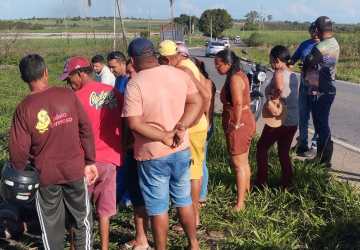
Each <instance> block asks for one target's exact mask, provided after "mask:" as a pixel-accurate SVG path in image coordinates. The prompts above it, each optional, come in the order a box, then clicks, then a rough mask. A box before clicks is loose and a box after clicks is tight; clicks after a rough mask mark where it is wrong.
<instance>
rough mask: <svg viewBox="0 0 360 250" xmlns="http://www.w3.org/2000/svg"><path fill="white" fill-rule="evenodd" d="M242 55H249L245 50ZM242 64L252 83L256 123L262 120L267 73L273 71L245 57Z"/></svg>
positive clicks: (252, 109)
mask: <svg viewBox="0 0 360 250" xmlns="http://www.w3.org/2000/svg"><path fill="white" fill-rule="evenodd" d="M242 53H243V54H245V55H247V52H246V51H245V50H242ZM240 61H241V64H242V66H243V69H244V70H245V73H246V75H247V77H248V79H249V83H250V97H251V103H250V108H251V111H252V112H253V114H254V116H255V119H256V121H257V120H258V119H259V118H260V115H261V111H262V107H263V104H264V102H265V96H264V94H263V89H264V88H263V86H264V84H266V82H267V81H268V80H269V78H268V75H267V73H268V72H269V71H271V70H270V69H269V68H267V67H266V66H264V65H262V64H259V63H256V62H254V61H252V60H249V59H247V58H245V57H240Z"/></svg>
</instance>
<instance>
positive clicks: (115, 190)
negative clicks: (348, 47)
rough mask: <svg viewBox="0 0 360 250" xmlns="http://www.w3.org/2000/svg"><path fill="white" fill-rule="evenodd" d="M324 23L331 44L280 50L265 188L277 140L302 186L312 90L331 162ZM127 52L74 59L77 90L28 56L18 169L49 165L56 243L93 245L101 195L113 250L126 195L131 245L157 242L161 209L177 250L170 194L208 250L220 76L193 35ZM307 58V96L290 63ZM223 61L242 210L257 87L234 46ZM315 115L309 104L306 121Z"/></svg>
mask: <svg viewBox="0 0 360 250" xmlns="http://www.w3.org/2000/svg"><path fill="white" fill-rule="evenodd" d="M312 27H315V28H312V29H314V30H316V31H314V32H315V33H316V35H317V36H318V38H319V40H320V41H318V43H317V44H315V43H314V44H313V45H314V48H313V49H309V48H308V47H307V48H306V51H307V53H308V55H306V56H305V52H304V51H305V49H301V51H302V52H297V53H295V55H294V57H293V59H292V60H291V57H290V53H289V51H288V50H287V48H285V47H283V46H276V47H274V48H273V49H272V51H271V53H270V63H271V66H272V67H273V69H274V70H275V73H274V77H273V79H272V81H271V83H270V84H269V86H268V87H267V88H266V91H265V92H266V96H267V99H268V101H267V102H266V104H265V106H264V111H263V115H264V117H265V121H266V124H267V125H265V127H264V129H263V132H262V135H261V137H260V140H259V142H258V146H257V163H258V173H257V178H256V183H255V184H256V185H259V186H260V185H265V184H266V181H267V154H268V153H267V152H268V150H269V148H270V146H271V145H273V144H274V143H275V142H277V143H278V151H279V156H280V163H281V166H282V170H283V176H282V181H281V184H282V185H283V186H284V187H288V186H289V185H290V184H291V180H292V178H291V177H292V166H291V160H290V157H289V151H290V146H291V142H292V140H293V137H294V135H295V132H296V130H297V125H298V121H299V107H298V106H299V100H300V99H301V98H303V96H302V93H306V98H305V97H304V99H301V100H305V99H306V103H310V102H308V100H311V101H312V102H311V105H312V106H311V107H312V113H313V117H314V125H315V130H316V132H317V134H318V138H319V139H318V143H317V148H318V157H319V160H320V161H321V162H325V163H327V162H330V159H331V155H330V151H331V147H332V146H331V145H332V144H331V139H330V138H331V137H330V130H329V126H328V116H329V112H330V106H331V103H332V101H333V99H334V95H335V92H334V91H335V90H334V89H335V87H334V80H335V65H336V62H337V58H338V53H339V48H338V45H337V43H336V40H335V38H333V37H332V24H331V21H330V19H328V18H326V17H320V18H319V19H318V20H316V22H315V23H314V25H313V26H312ZM307 44H310V42H309V43H307ZM304 46H305V45H304ZM127 52H128V58H126V56H125V55H124V54H123V53H121V52H119V51H113V52H111V53H109V54H108V55H107V58H106V61H105V58H104V57H103V56H101V55H96V56H94V57H93V58H92V59H91V62H90V61H89V60H87V59H86V58H85V57H80V56H77V57H72V58H70V59H68V60H67V62H66V64H65V66H64V72H63V74H62V75H61V77H60V79H61V80H62V81H66V83H67V86H68V87H69V88H63V87H52V86H50V85H49V83H48V69H47V67H46V64H45V61H44V59H43V58H42V57H41V56H39V55H37V54H31V55H27V56H25V57H24V58H22V60H21V61H20V64H19V69H20V73H21V77H22V79H23V80H24V81H25V82H26V83H27V84H28V86H29V88H30V91H31V93H30V94H29V95H28V96H26V97H25V98H24V100H23V101H22V102H21V103H20V104H19V105H18V107H17V109H16V111H15V114H14V118H13V121H12V126H11V131H10V142H9V153H10V161H11V163H12V165H13V166H14V167H15V168H17V169H24V167H25V166H26V163H27V161H30V162H31V163H32V164H33V165H34V166H35V167H36V168H37V169H38V170H39V174H40V184H41V185H40V188H39V190H38V192H37V195H36V208H37V212H38V215H39V220H40V225H41V228H42V239H43V244H44V247H45V249H63V248H64V235H65V231H66V230H68V232H69V233H70V235H71V237H70V238H71V242H72V243H71V244H72V247H73V248H75V249H91V248H92V239H93V237H92V213H91V201H92V202H93V204H94V206H95V210H96V215H97V218H98V221H99V228H100V236H101V248H102V249H108V248H109V231H110V218H111V217H112V216H114V215H115V214H116V213H117V211H116V208H117V207H116V205H117V198H118V200H119V199H122V198H123V196H124V194H125V193H126V194H127V196H128V199H129V200H130V201H131V204H132V205H133V207H134V222H135V229H136V235H135V239H134V240H133V241H131V242H128V243H127V244H126V245H127V247H128V248H129V249H137V250H142V249H148V248H149V243H148V240H147V229H148V219H149V218H150V224H151V229H152V235H153V239H154V242H155V248H156V249H166V243H167V234H168V227H169V218H168V210H169V205H170V204H169V201H171V204H172V206H174V207H175V208H176V209H177V214H178V217H179V222H180V225H181V228H182V230H183V231H184V232H185V234H186V236H187V238H188V242H189V249H199V243H198V240H197V236H196V231H197V227H199V226H200V225H201V222H200V208H201V202H204V201H205V200H206V194H207V182H208V170H207V166H206V155H207V154H206V152H207V145H208V142H209V140H210V138H211V136H212V131H213V128H214V127H213V126H214V124H213V110H214V95H215V90H216V88H215V85H214V83H213V82H212V81H211V79H210V78H209V75H208V73H207V72H206V69H205V66H204V63H203V62H201V61H200V60H197V59H195V58H191V56H190V53H189V50H188V49H187V48H186V46H185V45H184V44H183V43H178V44H177V43H175V42H173V41H169V40H166V41H163V42H161V43H160V44H159V48H158V49H157V50H156V49H155V48H154V46H153V44H152V42H151V41H149V40H147V39H144V38H136V39H134V40H133V41H132V42H131V43H130V44H129V47H128V51H127ZM158 54H160V55H158ZM299 54H301V55H300V56H299ZM299 58H301V59H302V60H303V61H304V65H303V72H302V76H301V84H300V95H299V86H298V85H299V84H298V80H297V77H296V76H295V74H294V73H293V72H291V69H290V65H291V64H294V63H295V62H296V61H297V60H298V59H299ZM214 63H215V67H216V69H217V71H218V72H219V73H220V74H222V75H226V81H225V84H224V85H223V87H222V90H221V95H220V96H221V102H222V103H223V114H222V125H223V129H224V133H225V136H226V142H227V148H228V152H229V155H230V158H231V165H232V166H233V169H234V172H235V175H236V185H237V200H236V203H235V206H234V210H235V211H239V210H242V209H244V208H245V199H246V193H247V192H249V191H250V188H251V183H250V178H251V169H250V165H249V159H248V158H249V148H250V144H251V141H252V138H253V137H254V135H255V131H256V124H255V119H254V116H253V114H252V112H251V108H250V103H251V98H250V85H249V81H248V78H247V76H246V74H245V72H244V71H243V70H242V67H241V63H240V59H239V57H237V56H236V54H235V53H234V52H232V51H231V50H229V49H226V50H224V51H221V52H219V53H218V54H217V55H216V57H215V60H214ZM93 73H95V78H94V77H93V76H94V74H93ZM309 75H310V76H309ZM304 88H307V89H308V91H305V90H303V89H304ZM306 107H307V108H306V109H307V111H306V112H307V113H306V112H304V113H306V115H307V116H306V117H307V118H306V117H305V118H306V119H307V120H308V117H309V114H308V113H309V111H308V110H309V109H310V108H308V106H306ZM304 109H305V108H304ZM305 118H302V113H301V112H300V122H301V119H305ZM306 119H305V120H306ZM300 132H301V131H300ZM301 136H302V135H301ZM301 136H300V137H301ZM306 137H307V132H306ZM301 138H305V137H304V136H303V137H301ZM300 141H301V140H300ZM301 142H304V145H305V144H307V141H304V140H303V141H301ZM304 145H303V144H301V145H300V146H299V148H301V149H302V147H304V148H305V146H304ZM306 146H307V145H306ZM84 177H85V178H84Z"/></svg>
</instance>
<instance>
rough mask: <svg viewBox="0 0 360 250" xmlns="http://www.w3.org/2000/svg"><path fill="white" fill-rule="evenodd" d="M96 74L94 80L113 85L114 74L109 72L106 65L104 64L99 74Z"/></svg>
mask: <svg viewBox="0 0 360 250" xmlns="http://www.w3.org/2000/svg"><path fill="white" fill-rule="evenodd" d="M95 75H96V81H97V82H101V83H105V84H107V85H110V86H112V87H114V86H115V76H114V74H113V73H111V71H110V69H109V68H108V66H106V65H104V67H103V69H102V70H101V72H100V74H95Z"/></svg>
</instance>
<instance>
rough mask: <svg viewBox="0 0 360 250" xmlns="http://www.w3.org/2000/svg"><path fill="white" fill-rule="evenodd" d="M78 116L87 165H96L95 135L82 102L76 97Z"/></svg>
mask: <svg viewBox="0 0 360 250" xmlns="http://www.w3.org/2000/svg"><path fill="white" fill-rule="evenodd" d="M75 103H76V109H77V115H78V119H79V136H80V143H81V146H82V148H83V150H84V153H85V164H86V165H91V164H94V163H95V159H96V158H95V142H94V135H93V131H92V127H91V123H90V121H89V118H88V116H87V114H86V112H85V110H84V109H83V106H82V104H81V103H80V101H79V100H78V99H77V98H76V97H75Z"/></svg>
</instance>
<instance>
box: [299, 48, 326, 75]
mask: <svg viewBox="0 0 360 250" xmlns="http://www.w3.org/2000/svg"><path fill="white" fill-rule="evenodd" d="M321 61H322V54H321V52H320V51H319V49H318V48H317V46H314V48H313V49H312V50H311V52H310V54H309V55H307V57H306V58H305V61H304V67H303V72H304V73H305V74H306V72H307V71H308V70H310V69H315V68H316V65H318V64H320V63H321Z"/></svg>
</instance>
